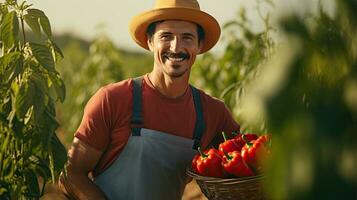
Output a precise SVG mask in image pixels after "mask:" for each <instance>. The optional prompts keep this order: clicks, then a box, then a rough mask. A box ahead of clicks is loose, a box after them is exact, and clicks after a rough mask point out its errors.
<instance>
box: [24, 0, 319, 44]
mask: <svg viewBox="0 0 357 200" xmlns="http://www.w3.org/2000/svg"><path fill="white" fill-rule="evenodd" d="M257 1H262V0H198V2H199V3H200V6H201V10H203V11H205V12H207V13H209V14H211V15H212V16H214V17H215V18H216V19H217V21H218V22H219V23H220V25H221V26H222V25H223V24H224V23H225V22H227V21H229V20H232V19H234V17H235V16H236V15H237V12H238V10H239V9H240V8H241V7H245V8H246V9H247V11H248V12H247V13H248V17H249V18H250V19H251V21H252V22H253V23H255V24H256V26H259V25H261V22H259V20H257V18H258V17H257V12H256V7H255V6H256V2H257ZM303 1H305V2H306V1H307V0H274V2H277V3H275V7H276V9H277V10H285V12H286V11H287V10H289V9H285V8H290V9H296V8H298V7H301V5H302V4H303V3H301V2H303ZM311 1H317V0H311ZM28 2H29V3H32V4H33V8H37V9H40V10H43V11H44V12H45V14H46V15H47V17H48V18H49V20H50V22H51V26H52V30H53V32H54V33H65V32H71V33H74V34H75V35H78V36H80V37H83V38H85V39H88V40H91V39H93V38H94V37H95V36H97V35H98V34H101V33H105V34H106V35H107V36H108V37H109V38H110V39H111V40H112V41H113V42H114V43H115V45H116V46H118V47H120V48H126V49H129V50H135V51H140V50H141V48H140V47H139V46H137V45H136V44H135V42H134V41H133V40H132V39H131V37H130V35H129V31H128V26H129V22H130V20H131V18H132V17H134V16H135V15H137V14H139V13H141V12H144V11H147V10H149V9H151V8H152V7H153V6H154V2H155V1H154V0H128V1H119V0H28ZM305 7H306V6H305ZM302 9H306V8H302ZM300 10H301V9H300ZM219 44H220V42H218V44H217V46H219ZM218 48H219V47H218Z"/></svg>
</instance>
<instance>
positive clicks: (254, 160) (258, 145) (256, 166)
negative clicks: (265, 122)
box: [241, 138, 270, 173]
mask: <svg viewBox="0 0 357 200" xmlns="http://www.w3.org/2000/svg"><path fill="white" fill-rule="evenodd" d="M265 143H266V142H265V139H264V138H258V139H257V140H253V141H250V142H247V143H246V145H245V146H244V147H243V148H242V151H241V155H242V157H243V160H244V161H245V162H246V163H247V164H248V166H249V167H250V168H251V169H253V171H254V172H255V173H261V172H262V170H263V166H262V162H263V161H264V160H265V159H267V158H268V157H269V155H270V150H269V149H268V148H267V147H266V146H265Z"/></svg>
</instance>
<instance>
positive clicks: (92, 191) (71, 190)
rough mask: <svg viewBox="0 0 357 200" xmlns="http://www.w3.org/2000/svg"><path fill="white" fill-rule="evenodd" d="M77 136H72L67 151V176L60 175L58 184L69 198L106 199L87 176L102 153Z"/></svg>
mask: <svg viewBox="0 0 357 200" xmlns="http://www.w3.org/2000/svg"><path fill="white" fill-rule="evenodd" d="M102 153H103V152H102V151H99V150H97V149H95V148H93V147H90V146H89V145H87V144H85V143H84V142H82V141H80V140H79V139H78V138H74V140H73V144H72V147H71V149H70V150H69V151H68V165H67V167H66V169H67V176H65V175H64V174H62V175H61V177H60V180H59V186H60V188H61V190H62V191H63V192H64V193H65V194H66V195H67V196H68V197H70V198H71V199H81V200H82V199H88V200H89V199H96V200H101V199H106V198H105V195H104V193H103V192H102V191H101V190H100V189H99V188H98V187H97V186H96V185H95V184H94V183H93V182H92V180H91V179H90V178H89V177H88V173H89V172H90V171H91V170H92V169H94V167H95V165H96V164H97V162H98V161H99V159H100V156H101V155H102Z"/></svg>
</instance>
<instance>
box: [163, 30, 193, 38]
mask: <svg viewBox="0 0 357 200" xmlns="http://www.w3.org/2000/svg"><path fill="white" fill-rule="evenodd" d="M172 34H173V33H171V32H168V31H164V32H159V35H172ZM182 35H183V36H190V37H193V38H195V37H196V36H195V35H194V34H192V33H183V34H182Z"/></svg>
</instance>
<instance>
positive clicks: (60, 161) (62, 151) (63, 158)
mask: <svg viewBox="0 0 357 200" xmlns="http://www.w3.org/2000/svg"><path fill="white" fill-rule="evenodd" d="M51 147H52V148H51V149H52V156H53V161H54V163H53V164H54V166H53V167H54V171H55V173H56V175H57V174H59V173H60V172H61V171H62V170H63V168H64V165H65V164H66V162H67V150H66V148H65V147H64V146H63V144H62V143H61V141H60V140H59V139H58V137H57V135H56V134H54V135H53V136H52V138H51Z"/></svg>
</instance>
